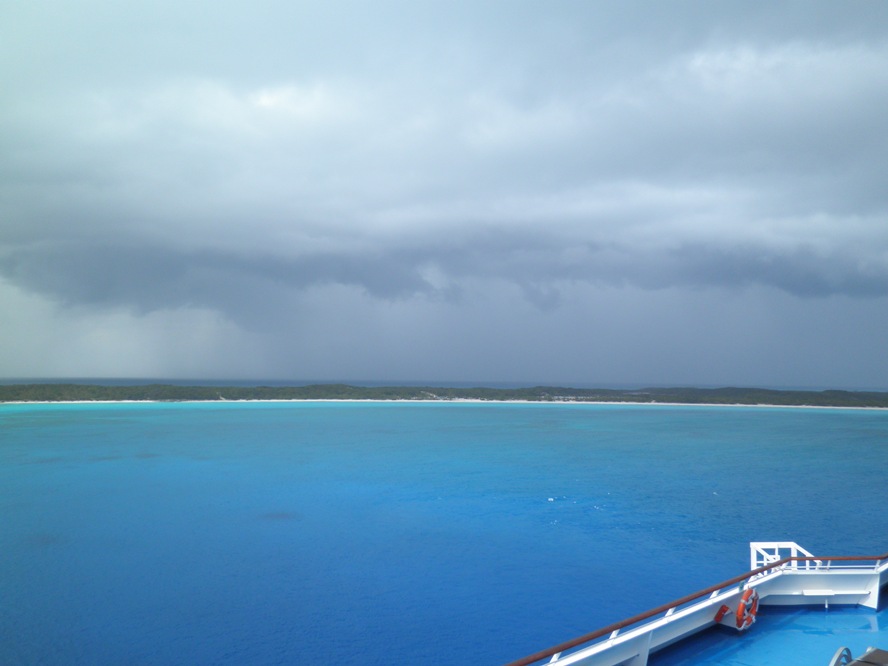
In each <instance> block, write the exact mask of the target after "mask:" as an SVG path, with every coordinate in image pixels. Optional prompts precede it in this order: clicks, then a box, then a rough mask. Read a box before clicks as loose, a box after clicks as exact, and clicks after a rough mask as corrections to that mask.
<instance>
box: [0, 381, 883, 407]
mask: <svg viewBox="0 0 888 666" xmlns="http://www.w3.org/2000/svg"><path fill="white" fill-rule="evenodd" d="M123 400H128V401H186V400H190V401H193V400H199V401H224V400H437V401H447V400H488V401H506V400H522V401H530V402H627V403H628V402H639V403H679V404H689V405H693V404H715V405H787V406H817V407H885V408H888V392H875V391H839V390H829V391H784V390H775V389H759V388H645V389H635V390H619V389H602V388H566V387H557V386H533V387H528V388H448V387H440V386H351V385H348V384H312V385H308V386H179V385H174V384H144V385H132V386H110V385H101V384H56V383H38V384H10V385H0V402H75V401H123Z"/></svg>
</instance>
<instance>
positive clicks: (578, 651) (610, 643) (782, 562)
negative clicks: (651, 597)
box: [509, 541, 888, 666]
mask: <svg viewBox="0 0 888 666" xmlns="http://www.w3.org/2000/svg"><path fill="white" fill-rule="evenodd" d="M749 546H750V564H751V569H750V571H748V572H747V573H745V574H741V575H739V576H736V577H734V578H731V579H729V580H726V581H723V582H721V583H719V584H717V585H713V586H711V587H709V588H706V589H704V590H700V591H699V592H696V593H694V594H691V595H688V596H686V597H682V598H681V599H676V600H675V601H672V602H670V603H668V604H664V605H662V606H658V607H657V608H653V609H651V610H649V611H647V612H645V613H641V614H639V615H636V616H634V617H631V618H628V619H626V620H623V621H622V622H617V623H614V624H611V625H608V626H607V627H602V628H601V629H599V630H597V631H593V632H590V633H588V634H585V635H583V636H578V637H577V638H574V639H572V640H569V641H565V642H563V643H560V644H558V645H556V646H553V647H551V648H549V649H546V650H541V651H540V652H537V653H535V654H532V655H528V656H527V657H524V658H523V659H519V660H517V661H514V662H511V664H509V666H529V665H530V664H540V663H542V662H543V660H546V663H548V664H564V665H565V666H568V665H569V664H580V663H582V664H584V665H586V666H616V665H617V664H630V663H631V664H632V665H633V666H644V665H645V664H647V657H648V654H649V653H651V652H654V651H656V650H657V649H659V648H660V647H663V646H665V645H669V644H671V643H673V642H674V641H676V640H681V639H682V638H686V637H687V636H690V635H692V634H694V633H696V632H698V631H700V630H702V629H704V628H706V627H710V626H712V625H713V624H718V623H722V624H727V625H729V626H733V624H734V617H733V616H734V615H736V616H737V618H738V619H737V622H736V627H737V628H738V629H739V630H743V629H744V628H746V627H747V626H748V624H745V625H744V626H741V624H740V620H739V617H740V616H739V614H738V610H739V604H740V603H741V602H742V601H745V599H742V600H741V594H746V593H747V592H748V591H749V590H753V591H754V593H755V595H756V598H759V597H760V598H761V603H763V604H768V605H772V604H773V605H811V604H812V603H818V604H819V603H824V604H825V606H826V607H827V608H828V607H829V604H830V603H836V604H854V605H862V606H868V607H870V608H877V607H878V601H879V590H880V588H881V587H882V586H885V585H888V553H885V554H884V555H876V556H839V557H822V558H817V557H815V556H814V555H812V554H811V553H810V552H808V551H807V550H805V549H804V548H802V547H801V546H799V545H798V544H797V543H795V542H792V541H754V542H751V543H750V545H749ZM756 607H757V606H756ZM752 613H753V618H754V616H755V610H753V611H752Z"/></svg>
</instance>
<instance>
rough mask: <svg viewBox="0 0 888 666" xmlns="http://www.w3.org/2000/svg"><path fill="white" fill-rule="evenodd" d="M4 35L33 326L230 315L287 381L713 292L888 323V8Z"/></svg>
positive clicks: (348, 16) (479, 9)
mask: <svg viewBox="0 0 888 666" xmlns="http://www.w3.org/2000/svg"><path fill="white" fill-rule="evenodd" d="M0 20H2V21H3V24H4V25H6V26H11V29H10V30H9V31H8V39H4V41H3V42H2V43H0V59H2V62H4V63H7V66H5V67H3V68H0V86H2V87H3V89H4V90H5V91H7V94H6V95H5V103H4V105H3V107H2V108H0V297H2V294H3V293H7V298H8V299H9V301H8V302H10V303H13V302H14V303H16V308H18V309H21V308H22V307H24V309H25V310H28V308H29V307H30V308H31V310H28V312H31V311H33V312H34V313H41V314H39V316H38V314H34V315H33V316H34V317H35V319H34V321H38V320H39V317H47V316H49V315H47V314H46V311H48V310H46V308H53V307H55V308H61V309H60V310H54V311H53V312H57V315H53V316H57V317H58V318H61V319H65V318H66V317H69V318H70V319H65V321H66V322H67V323H66V324H64V325H70V326H75V325H76V327H78V330H80V329H83V330H88V329H89V322H90V321H98V319H95V320H93V319H90V318H91V317H106V318H107V317H108V316H111V315H110V314H109V313H119V312H122V313H128V314H126V315H120V316H121V317H124V319H126V317H130V319H126V322H129V323H121V322H123V321H124V320H123V319H122V320H121V322H116V323H115V326H119V327H120V331H124V330H125V329H126V328H127V326H129V327H130V328H131V329H132V331H138V329H139V321H140V319H139V318H143V319H144V318H146V317H147V318H150V317H152V316H154V317H161V318H173V319H175V317H179V316H181V317H183V318H184V319H183V321H185V320H187V321H189V322H191V321H192V319H188V317H197V318H198V319H199V320H200V321H201V322H204V324H206V326H208V327H210V328H212V327H213V326H215V324H214V323H212V321H211V316H210V314H208V313H215V314H216V315H218V316H219V317H220V319H221V321H223V322H228V323H231V322H235V324H236V325H237V326H239V327H240V328H243V329H247V328H255V327H257V326H261V327H265V329H266V330H267V331H268V332H269V335H275V334H277V335H279V336H280V339H281V340H286V343H287V344H284V343H280V342H278V343H269V344H270V347H274V345H275V344H279V345H280V346H279V348H278V347H275V348H274V349H271V351H270V352H269V353H270V354H271V356H274V353H275V349H277V350H278V351H280V353H281V354H283V353H285V352H284V351H283V350H285V349H286V350H289V348H290V347H289V342H290V339H289V338H290V335H291V333H292V331H293V328H294V327H297V328H299V329H300V330H303V331H306V332H305V336H306V337H305V338H304V340H303V342H304V343H305V345H306V346H307V347H310V348H315V347H317V348H324V349H329V350H335V348H336V344H337V343H341V344H344V345H349V344H350V345H351V347H352V348H355V345H354V344H352V343H353V341H352V340H349V339H347V338H346V337H335V336H334V337H331V334H330V331H331V330H336V331H337V333H336V336H345V335H346V334H345V333H341V332H340V331H341V330H342V329H343V328H344V327H343V326H342V322H343V317H344V316H345V315H344V314H343V313H348V312H351V311H352V310H355V309H360V311H361V312H362V313H363V317H364V318H365V319H367V320H369V319H372V318H374V317H379V318H380V323H378V326H379V331H380V332H379V333H378V335H379V337H378V342H377V344H378V346H379V349H382V348H383V347H385V346H386V345H391V346H392V347H391V348H392V349H399V350H403V348H404V347H403V345H401V346H400V347H399V345H398V342H397V341H389V340H388V339H387V338H386V336H385V334H384V332H385V331H389V332H392V331H396V330H397V331H421V330H422V331H424V332H423V335H425V336H426V338H427V339H431V337H432V336H431V334H430V332H429V331H428V330H425V329H424V326H425V325H426V322H428V321H432V320H435V321H439V326H440V327H441V328H442V329H447V330H452V331H460V330H472V329H473V327H475V326H477V324H478V321H479V318H481V317H483V316H484V313H485V312H488V311H490V308H489V307H487V306H486V305H484V304H486V303H488V302H489V299H494V300H496V302H497V306H498V308H499V310H498V313H499V314H498V315H497V316H499V317H500V319H501V320H502V321H508V322H510V326H511V327H512V328H514V329H515V330H527V331H531V330H536V331H543V330H546V327H545V326H542V324H540V323H539V322H541V321H545V320H548V319H547V318H553V320H554V318H558V317H563V318H567V319H569V318H570V316H578V317H579V316H581V315H582V313H584V312H586V311H587V310H588V309H590V308H591V306H590V303H591V302H592V301H596V302H597V300H596V297H595V294H596V293H598V292H599V291H600V292H601V293H606V294H612V293H613V290H620V291H621V293H624V294H625V295H626V298H625V299H623V300H621V299H613V298H611V297H610V296H608V297H607V298H605V299H604V301H605V302H604V303H603V304H602V303H598V304H597V305H596V307H595V308H594V310H595V311H596V312H602V313H604V312H610V313H611V315H612V316H611V318H610V320H611V321H613V322H617V323H615V324H614V325H618V323H619V322H620V321H624V322H626V323H625V327H626V331H629V329H630V324H629V322H630V321H632V322H633V323H632V324H631V327H632V330H638V328H639V327H640V326H641V327H643V321H642V320H643V316H644V313H646V312H650V311H652V309H657V308H661V309H662V311H664V312H672V311H676V310H680V308H677V307H670V305H671V304H674V303H678V302H682V298H684V295H687V294H699V293H701V292H702V291H707V292H708V293H709V292H712V290H718V291H719V293H722V294H729V293H732V294H735V295H736V294H743V295H744V296H743V297H744V298H746V297H748V298H753V295H754V298H755V299H757V300H756V302H758V303H760V309H759V310H756V309H755V308H753V311H754V312H761V311H767V310H768V309H769V307H770V306H771V305H773V303H774V302H775V301H774V299H775V298H777V297H776V296H774V294H775V293H779V294H782V296H780V298H783V297H789V298H790V299H806V301H810V302H811V303H813V304H814V305H812V306H811V307H814V306H815V305H816V306H817V307H821V308H823V311H822V313H821V314H822V318H823V319H824V320H828V319H830V318H831V315H830V314H829V312H830V308H833V307H836V306H835V302H836V299H842V298H852V299H864V300H870V301H872V302H873V303H874V304H876V303H878V304H882V303H883V302H884V301H883V300H882V299H884V298H885V297H886V296H888V182H886V176H885V169H884V155H885V154H886V152H888V116H886V114H885V113H884V109H885V108H888V28H886V26H888V5H886V4H885V3H876V2H851V3H844V4H842V5H834V4H832V3H820V2H816V3H808V2H805V3H797V2H779V3H768V4H755V5H751V4H750V3H745V2H736V3H733V2H727V3H718V4H713V3H702V2H700V3H691V2H668V3H634V2H627V3H620V4H619V5H614V4H612V3H603V2H563V3H554V4H553V3H545V4H543V3H530V2H492V3H485V4H483V5H477V4H475V3H400V2H381V3H372V4H368V3H341V2H340V3H337V2H333V3H323V4H321V3H300V2H296V3H282V2H274V1H270V2H263V3H258V4H251V5H246V4H241V3H236V2H221V3H213V4H212V5H210V4H206V5H202V4H200V3H198V4H191V5H187V6H181V5H179V4H175V3H167V2H156V3H150V4H148V5H143V6H139V7H129V6H126V7H124V6H122V5H118V4H115V3H110V2H101V1H99V2H94V3H86V4H83V5H80V4H78V3H72V4H69V5H64V6H58V5H57V3H43V2H40V1H39V0H38V1H37V2H33V3H7V5H4V7H3V8H2V9H0ZM3 289H6V290H7V291H6V292H3ZM651 298H653V299H654V301H652V300H650V299H651ZM22 304H24V305H22ZM653 305H656V306H657V307H656V308H654V307H653ZM528 306H529V307H528ZM633 307H634V308H635V309H632V308H633ZM875 307H877V306H875V305H874V308H875ZM300 308H305V309H306V310H305V312H306V313H307V312H309V310H310V312H311V314H310V316H309V315H308V314H305V315H304V316H301V315H300V313H301V310H300ZM623 308H630V309H629V310H625V309H623ZM784 309H785V308H784ZM689 311H693V308H691V309H690V310H689ZM189 313H190V314H189ZM194 313H197V314H194ZM445 313H446V316H445ZM28 316H30V315H28ZM602 316H604V315H603V314H602ZM693 316H696V317H698V318H699V317H700V316H699V315H693ZM809 316H810V317H812V318H813V317H814V316H815V315H814V314H813V310H812V311H811V312H810V313H809ZM21 317H22V319H21V321H22V322H30V321H31V320H30V319H27V317H26V316H25V314H22V315H21ZM385 317H390V318H391V319H385ZM436 317H440V318H441V319H440V320H438V319H436ZM753 320H754V318H753ZM102 321H106V320H105V319H103V320H102ZM115 321H116V320H115ZM157 321H160V320H159V319H158V320H157ZM164 321H166V319H164ZM879 321H881V320H879ZM325 322H326V323H327V324H328V327H326V328H325ZM35 325H37V324H31V323H22V324H21V327H20V329H19V328H16V329H15V331H19V330H22V331H24V330H26V329H28V328H29V327H32V326H35ZM53 325H54V326H55V325H58V326H63V324H56V323H54V324H53ZM861 325H862V326H864V327H875V326H876V323H875V319H873V320H872V321H870V320H867V322H866V323H863V324H861ZM689 326H690V327H691V328H693V324H692V323H691V322H689ZM157 327H158V330H161V329H162V327H161V326H160V324H157ZM10 330H13V329H10ZM115 330H116V329H115ZM219 330H222V329H221V328H220V329H219ZM225 330H226V331H227V332H226V334H225V335H226V336H228V335H229V333H230V331H229V330H228V329H225ZM762 330H764V329H762ZM133 334H134V335H136V333H133ZM9 335H10V336H11V337H10V339H9V340H7V342H9V341H12V342H13V343H14V339H13V338H15V339H18V338H17V337H16V336H20V333H15V334H14V335H13V334H9ZM120 335H124V333H122V332H121V333H120ZM417 335H418V333H417ZM158 336H159V338H158V340H160V339H161V338H162V333H158ZM312 336H314V337H312ZM749 337H750V336H749V334H748V333H747V334H746V338H749ZM334 338H335V339H334ZM170 339H172V338H170ZM453 339H467V338H465V337H459V336H454V337H453ZM630 339H632V335H630V334H628V333H627V335H625V336H622V337H621V336H617V337H616V338H615V342H614V345H615V353H614V355H615V358H617V357H622V358H629V357H630V356H631V357H633V358H635V357H637V352H638V349H637V344H636V346H635V347H632V345H631V344H630V343H629V342H624V341H625V340H630ZM158 340H155V341H154V344H155V345H156V346H157V347H158V348H159V349H162V350H165V349H167V347H168V341H167V342H161V341H158ZM328 340H329V345H330V346H329V347H327V346H326V345H327V344H328ZM534 340H536V339H534ZM169 344H171V343H169ZM467 344H469V343H467ZM527 345H528V346H532V345H531V338H528V339H527ZM620 345H624V347H623V348H622V349H616V347H619V346H620ZM460 351H466V350H460ZM577 351H578V350H576V349H574V350H573V352H574V353H576V352H577ZM661 351H664V353H667V354H668V353H669V352H668V350H661ZM165 353H167V352H166V351H159V352H157V354H158V356H160V355H162V354H165ZM327 353H329V354H331V357H332V356H335V354H336V352H335V351H328V352H327ZM516 353H517V352H516ZM570 353H572V350H571V349H569V348H565V350H564V354H565V355H567V354H570ZM368 354H369V355H372V354H371V353H370V352H368ZM379 355H380V356H383V355H384V354H379ZM621 355H622V356H621ZM633 355H634V356H633ZM0 360H2V359H0ZM557 360H558V359H554V358H553V359H552V362H553V363H556V361H557ZM353 362H354V363H358V364H359V362H360V359H354V360H353ZM509 364H510V361H509V360H507V359H503V360H502V365H503V367H505V366H508V365H509ZM556 364H557V363H556ZM270 365H271V367H274V363H271V364H270ZM355 367H358V366H355ZM361 367H363V366H361ZM368 367H369V366H368ZM466 367H470V366H468V365H467V366H466ZM261 371H262V370H260V369H257V370H256V372H257V373H258V372H261ZM341 372H342V373H343V374H348V373H349V370H348V369H346V368H343V369H342V370H341ZM368 372H370V371H369V370H368Z"/></svg>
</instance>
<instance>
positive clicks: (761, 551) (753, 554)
mask: <svg viewBox="0 0 888 666" xmlns="http://www.w3.org/2000/svg"><path fill="white" fill-rule="evenodd" d="M787 557H814V554H813V553H810V552H808V551H807V550H805V549H804V548H802V547H801V546H800V545H799V544H797V543H796V542H795V541H751V542H750V543H749V569H750V570H754V569H760V568H762V567H767V566H769V565H771V564H774V563H775V562H778V561H780V560H782V559H784V558H787ZM822 566H823V561H822V560H813V561H812V560H805V561H803V562H801V566H800V563H799V562H797V561H796V560H790V561H789V562H787V563H786V564H784V565H783V567H781V568H782V569H792V570H798V569H799V568H803V569H819V568H821V567H822ZM775 571H777V570H776V569H770V570H768V571H765V572H763V573H762V574H760V575H762V576H767V575H768V574H771V573H774V572H775Z"/></svg>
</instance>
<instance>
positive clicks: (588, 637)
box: [506, 553, 888, 666]
mask: <svg viewBox="0 0 888 666" xmlns="http://www.w3.org/2000/svg"><path fill="white" fill-rule="evenodd" d="M827 560H828V561H831V562H862V561H867V560H875V561H876V562H879V561H881V560H888V553H885V554H884V555H874V556H869V555H844V556H841V557H801V556H798V557H784V558H783V559H780V560H777V561H776V562H772V563H771V564H768V565H766V566H763V567H759V568H758V569H753V570H752V571H747V572H746V573H744V574H741V575H740V576H734V577H733V578H729V579H728V580H726V581H723V582H721V583H718V584H716V585H712V586H710V587H707V588H706V589H704V590H700V591H699V592H694V593H693V594H689V595H687V596H685V597H682V598H681V599H676V600H675V601H671V602H669V603H668V604H663V605H662V606H657V607H656V608H652V609H651V610H649V611H645V612H644V613H639V614H638V615H633V616H632V617H630V618H627V619H625V620H621V621H620V622H614V623H613V624H609V625H607V626H606V627H602V628H601V629H596V630H595V631H592V632H589V633H588V634H583V635H582V636H577V637H576V638H572V639H571V640H569V641H564V642H563V643H559V644H558V645H555V646H553V647H550V648H548V649H546V650H540V651H539V652H535V653H533V654H531V655H528V656H526V657H524V658H522V659H518V660H517V661H511V662H509V663H508V664H506V666H529V664H533V663H534V662H537V661H540V660H541V659H545V658H546V657H551V656H552V655H555V654H558V653H559V652H564V651H565V650H570V649H571V648H575V647H577V646H579V645H582V644H583V643H588V642H590V641H594V640H595V639H596V638H601V637H602V636H605V635H607V634H611V633H613V632H615V631H619V630H620V629H625V628H626V627H630V626H632V625H633V624H638V623H639V622H642V621H643V620H647V619H649V618H652V617H654V616H655V615H659V614H660V613H665V612H666V611H668V610H669V609H671V608H677V607H678V606H682V605H684V604H686V603H689V602H691V601H694V600H695V599H699V598H701V597H705V596H707V595H709V594H712V593H713V592H717V591H718V590H722V589H724V588H726V587H730V586H731V585H735V584H737V583H740V582H743V581H745V580H749V579H750V578H752V577H753V576H757V575H758V574H761V573H765V572H766V571H770V570H771V569H776V568H778V567H782V566H783V565H784V564H786V563H787V562H816V561H820V562H823V561H827Z"/></svg>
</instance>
